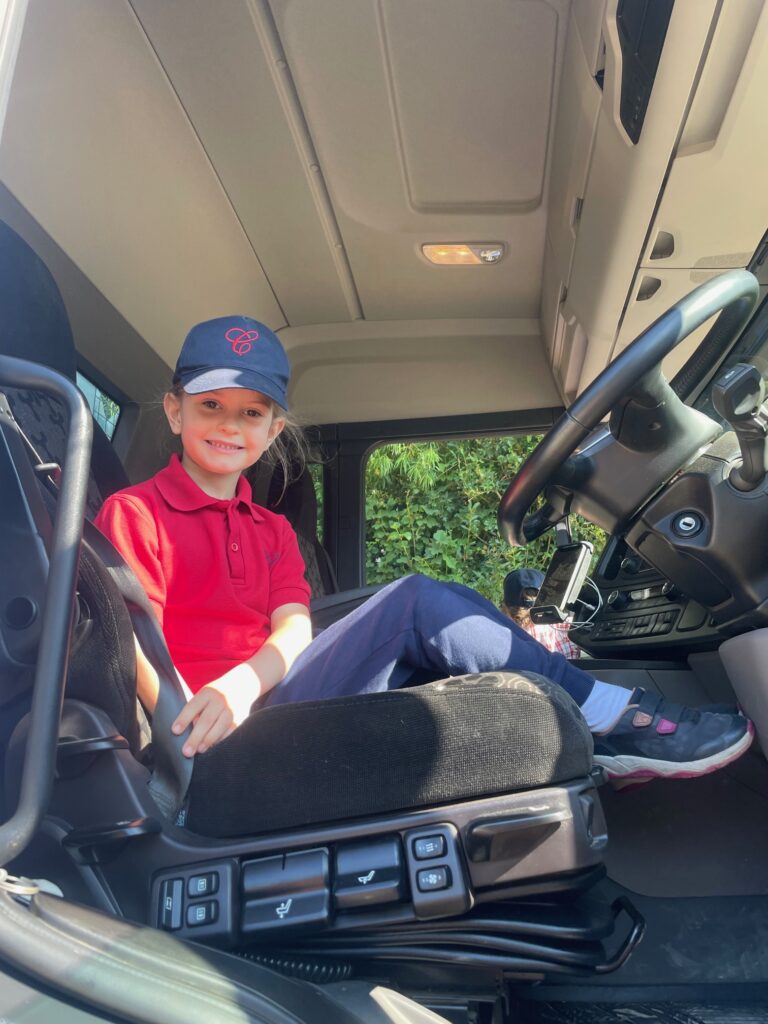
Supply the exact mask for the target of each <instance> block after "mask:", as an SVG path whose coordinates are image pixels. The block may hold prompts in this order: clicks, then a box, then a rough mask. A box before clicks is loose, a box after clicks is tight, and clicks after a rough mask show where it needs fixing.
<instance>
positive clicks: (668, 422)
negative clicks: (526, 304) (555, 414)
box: [498, 270, 759, 545]
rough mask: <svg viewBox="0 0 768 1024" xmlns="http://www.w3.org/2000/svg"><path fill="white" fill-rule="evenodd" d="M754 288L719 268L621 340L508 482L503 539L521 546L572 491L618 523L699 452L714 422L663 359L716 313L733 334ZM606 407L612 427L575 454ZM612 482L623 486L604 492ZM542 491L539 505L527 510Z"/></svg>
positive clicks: (715, 429)
mask: <svg viewBox="0 0 768 1024" xmlns="http://www.w3.org/2000/svg"><path fill="white" fill-rule="evenodd" d="M758 294H759V289H758V284H757V280H756V279H755V277H754V276H753V275H752V274H750V273H748V272H747V271H746V270H732V271H729V272H728V273H726V274H721V275H720V276H719V277H715V278H712V280H710V281H707V282H706V284H703V285H701V286H700V287H699V288H697V289H695V290H694V291H693V292H691V294H690V295H688V296H686V297H685V298H684V299H681V300H680V302H678V303H676V304H675V305H674V306H672V308H671V309H670V310H668V311H667V312H666V313H664V315H663V316H661V317H659V319H658V320H656V321H655V323H653V324H651V326H650V327H649V328H648V329H647V330H646V331H645V332H644V333H643V334H641V335H640V336H639V337H638V338H636V339H635V341H633V342H632V344H631V345H629V346H628V347H627V348H625V349H624V351H623V352H621V353H620V354H619V355H618V356H617V358H616V359H614V361H613V362H612V363H611V364H610V365H609V366H607V367H606V368H605V370H603V372H602V373H601V374H600V375H599V376H598V377H597V379H596V380H594V381H593V382H592V383H591V384H590V385H589V387H587V388H586V389H585V391H584V392H583V393H582V394H581V395H580V396H579V397H578V398H577V399H576V401H575V402H574V403H573V405H572V406H571V407H570V409H569V410H568V411H567V412H565V413H564V414H563V415H562V416H561V417H560V419H559V420H558V421H557V423H556V424H555V425H554V427H553V428H552V429H551V430H550V432H549V433H548V434H547V435H546V436H545V437H544V438H543V439H542V441H541V442H540V443H539V445H538V446H537V447H536V449H535V450H534V451H533V452H532V453H531V455H530V456H529V457H528V459H527V460H526V461H525V462H524V463H523V465H522V466H521V467H520V469H519V471H518V473H517V475H516V476H515V478H514V480H513V481H512V483H511V484H510V485H509V487H508V488H507V491H506V493H505V494H504V497H503V498H502V499H501V504H500V506H499V516H498V521H499V530H500V531H501V534H502V536H503V537H504V538H505V539H506V540H507V541H508V543H510V544H512V545H524V544H529V543H530V542H531V541H532V540H535V539H536V538H537V537H540V536H541V535H542V534H543V533H545V532H546V531H547V530H548V529H550V528H551V527H552V526H554V525H555V523H557V522H559V521H560V519H562V518H563V516H564V515H565V514H567V511H568V509H569V508H570V505H571V500H570V498H573V496H574V495H579V498H580V501H579V503H581V500H582V499H583V507H584V510H586V509H595V510H596V511H597V512H598V513H600V514H599V515H598V516H597V518H596V520H595V521H597V520H598V519H602V520H603V522H602V523H601V525H603V526H604V527H608V528H610V527H612V526H618V525H620V524H621V523H625V522H627V521H629V520H630V519H631V518H632V516H633V515H635V514H636V513H637V511H638V510H639V509H640V508H641V507H642V506H643V505H644V504H645V503H646V502H647V501H648V500H649V498H650V497H651V496H652V495H653V493H655V491H657V490H658V488H659V487H661V486H663V485H664V484H665V483H666V482H668V480H669V479H671V477H672V476H673V474H674V472H675V471H676V470H677V469H679V468H680V466H682V465H684V464H685V463H686V461H687V460H689V459H690V458H692V457H693V456H694V455H695V453H696V452H697V450H699V449H701V448H703V447H706V446H707V445H708V444H710V443H711V442H712V441H713V440H715V438H716V437H717V436H718V435H719V433H720V427H719V425H718V424H716V423H715V422H714V421H713V420H710V419H709V418H708V417H706V416H704V415H703V414H702V413H698V412H696V411H695V410H693V409H690V408H689V407H688V406H686V405H684V404H683V402H682V401H681V400H680V399H679V398H678V397H677V395H676V394H675V392H674V391H673V389H672V388H671V387H670V386H669V384H667V382H666V380H665V379H664V376H663V374H662V373H661V363H662V361H663V359H664V358H665V356H667V355H669V353H670V352H671V351H672V350H673V349H675V348H676V347H677V345H679V344H680V342H681V341H683V340H684V339H685V338H687V337H688V335H689V334H691V332H693V331H695V330H696V329H697V328H698V327H701V325H702V324H704V323H706V321H707V320H709V319H710V317H712V316H713V315H714V314H716V313H718V312H719V313H720V314H721V315H720V317H718V320H717V324H716V325H715V327H716V328H720V327H721V325H726V324H727V327H728V331H727V332H726V333H727V334H728V337H732V336H735V335H736V334H737V333H738V332H739V331H740V330H741V329H742V327H743V326H744V325H745V324H746V322H747V320H748V319H749V316H750V314H751V312H752V310H753V308H754V306H755V304H756V302H757V298H758ZM725 341H727V338H726V339H724V342H725ZM609 414H610V415H611V434H610V435H608V437H607V438H606V437H604V436H601V438H600V440H599V442H598V444H597V445H596V446H593V447H594V448H595V452H594V458H593V456H583V455H575V453H576V452H577V449H578V448H579V447H580V446H581V445H582V443H583V442H584V441H585V439H586V438H587V437H588V435H589V434H590V433H591V432H592V431H593V430H595V428H596V427H597V426H598V425H599V424H600V423H601V422H602V420H604V419H605V418H606V417H607V416H608V415H609ZM611 435H612V436H611ZM611 446H613V451H611ZM597 448H601V451H600V453H599V458H598V453H597ZM601 468H602V470H603V472H602V473H601V472H600V469H601ZM606 475H607V477H608V478H607V479H603V480H598V479H597V478H598V477H600V476H606ZM553 488H554V489H553ZM611 490H613V491H617V490H622V491H623V493H622V494H620V495H618V496H613V497H612V498H611V496H610V495H609V491H611ZM540 494H544V495H545V497H546V499H547V500H546V503H545V505H544V506H543V507H542V508H540V509H538V510H536V511H534V512H531V511H530V509H531V507H532V505H533V504H534V503H535V501H536V499H537V498H538V497H539V495H540ZM568 494H569V495H570V498H569V499H565V498H564V497H563V495H568ZM609 498H610V500H608V499H609ZM564 508H565V511H562V510H563V509H564ZM577 511H578V509H577ZM590 518H591V516H590Z"/></svg>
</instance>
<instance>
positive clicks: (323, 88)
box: [271, 0, 568, 320]
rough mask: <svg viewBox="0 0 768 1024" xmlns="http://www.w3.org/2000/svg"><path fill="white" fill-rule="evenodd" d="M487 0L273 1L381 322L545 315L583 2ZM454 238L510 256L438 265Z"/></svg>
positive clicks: (350, 243) (366, 302)
mask: <svg viewBox="0 0 768 1024" xmlns="http://www.w3.org/2000/svg"><path fill="white" fill-rule="evenodd" d="M477 4H478V0H419V2H418V3H413V2H410V0H408V2H406V0H380V2H377V0H323V3H316V2H315V0H271V8H272V11H273V13H274V17H275V21H276V25H277V29H278V32H279V35H280V39H281V42H282V45H283V47H284V49H285V53H286V57H287V60H288V65H289V67H290V69H291V72H292V74H293V77H294V81H295V83H296V87H297V92H298V96H299V99H300V101H301V105H302V109H303V111H304V115H305V117H306V122H307V125H308V128H309V131H310V133H311V136H312V139H313V141H314V145H315V147H316V149H317V152H318V156H319V164H320V168H321V171H322V173H323V175H324V178H325V181H326V183H327V185H328V190H329V193H330V197H331V200H332V202H333V206H334V209H335V212H336V217H337V220H338V224H339V227H340V229H341V234H342V237H343V240H344V243H345V245H346V249H347V252H348V255H349V260H350V264H351V267H352V271H353V274H354V278H355V283H356V285H357V291H358V294H359V296H360V301H361V304H362V308H363V311H364V314H365V317H366V318H367V319H375V320H378V319H403V318H413V317H420V316H423V317H440V316H443V317H455V316H456V317H471V316H486V317H535V316H538V312H539V301H540V288H541V267H542V259H543V245H544V230H545V219H546V213H545V209H544V205H543V203H542V202H541V197H542V195H543V194H544V192H545V191H546V182H547V172H546V159H545V156H546V153H547V146H548V139H549V132H550V126H551V121H552V102H553V101H552V97H553V95H554V91H555V88H556V84H557V74H556V68H557V67H558V66H559V63H560V62H559V58H560V56H561V54H562V47H563V41H564V35H565V26H566V21H567V17H566V15H567V10H568V5H567V0H553V2H551V3H548V2H545V0H482V9H483V18H482V19H478V17H477ZM480 20H481V21H482V23H483V25H482V27H480V26H478V24H477V22H478V21H480ZM438 39H440V40H441V42H440V43H439V44H438V42H437V40H438ZM534 52H535V54H536V59H535V60H534V59H533V56H532V54H533V53H534ZM459 60H460V66H458V67H457V61H459ZM534 64H535V69H534ZM441 69H443V70H442V71H441ZM441 74H442V75H443V76H444V77H445V84H444V83H443V80H441V79H440V78H439V77H438V76H439V75H441ZM446 76H449V77H446ZM529 79H530V80H529ZM446 241H479V242H485V241H502V242H504V243H505V245H506V246H507V255H506V256H505V258H504V260H503V261H502V262H501V263H500V264H498V265H497V266H495V267H470V268H466V269H465V268H453V267H451V268H435V267H433V266H431V265H429V264H428V263H427V262H426V260H424V258H423V257H422V256H421V254H420V246H421V244H422V243H424V242H446Z"/></svg>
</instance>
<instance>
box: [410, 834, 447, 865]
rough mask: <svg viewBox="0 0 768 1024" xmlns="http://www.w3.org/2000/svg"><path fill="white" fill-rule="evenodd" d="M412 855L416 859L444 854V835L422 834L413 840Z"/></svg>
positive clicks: (426, 858) (442, 855)
mask: <svg viewBox="0 0 768 1024" xmlns="http://www.w3.org/2000/svg"><path fill="white" fill-rule="evenodd" d="M413 855H414V857H415V858H416V860H429V859H430V857H444V856H445V836H422V837H421V838H419V839H414V840H413Z"/></svg>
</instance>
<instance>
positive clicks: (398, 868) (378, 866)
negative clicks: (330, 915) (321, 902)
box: [333, 836, 405, 910]
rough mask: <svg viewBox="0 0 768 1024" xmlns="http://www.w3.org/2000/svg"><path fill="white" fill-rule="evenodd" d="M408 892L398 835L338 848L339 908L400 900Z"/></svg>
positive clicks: (336, 891) (336, 889) (336, 885)
mask: <svg viewBox="0 0 768 1024" xmlns="http://www.w3.org/2000/svg"><path fill="white" fill-rule="evenodd" d="M404 893H405V873H404V868H403V856H402V851H401V847H400V839H399V837H398V836H391V837H386V838H384V839H370V840H367V841H364V842H360V843H349V844H344V845H340V846H339V847H338V848H337V850H336V879H335V882H334V886H333V899H334V903H335V904H336V906H337V907H338V908H339V909H344V910H346V909H352V908H354V907H367V906H371V905H372V904H377V903H396V902H398V901H399V900H402V898H403V895H404Z"/></svg>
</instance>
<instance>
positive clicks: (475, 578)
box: [365, 435, 605, 603]
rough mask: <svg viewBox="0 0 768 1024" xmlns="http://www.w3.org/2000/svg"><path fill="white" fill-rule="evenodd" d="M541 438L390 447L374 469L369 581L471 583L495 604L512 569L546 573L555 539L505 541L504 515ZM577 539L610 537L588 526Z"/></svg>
mask: <svg viewBox="0 0 768 1024" xmlns="http://www.w3.org/2000/svg"><path fill="white" fill-rule="evenodd" d="M539 440H540V438H539V437H538V436H531V435H527V436H517V437H485V438H469V439H464V440H458V441H430V442H419V443H409V444H390V445H384V446H382V447H380V448H377V449H376V450H375V451H373V452H372V453H371V455H370V456H369V458H368V463H367V466H366V482H365V491H366V531H367V532H366V580H367V582H368V583H388V582H389V581H390V580H394V579H397V578H398V577H399V576H405V575H407V574H408V573H412V572H419V573H424V574H425V575H427V576H432V577H434V578H435V579H439V580H453V581H455V582H457V583H465V584H467V585H468V586H470V587H474V588H475V589H476V590H478V591H480V593H481V594H484V595H485V596H486V597H487V598H489V599H490V600H491V601H493V602H494V603H498V602H499V601H500V599H501V593H502V583H503V580H504V577H505V575H506V574H507V573H508V572H509V571H510V569H516V568H519V567H520V566H524V565H527V566H533V567H535V568H539V569H545V568H546V566H547V564H548V562H549V559H550V558H551V556H552V551H553V549H554V543H555V541H554V534H553V533H552V532H550V533H548V534H546V535H545V536H544V537H542V538H541V539H540V540H539V541H537V542H536V543H534V544H531V545H529V546H528V547H526V548H510V547H508V546H507V545H506V544H505V543H504V541H503V540H502V539H501V537H500V536H499V532H498V528H497V526H496V513H497V511H498V507H499V501H500V500H501V497H502V495H503V493H504V491H505V490H506V488H507V485H508V483H509V481H510V480H511V479H512V477H513V476H514V474H515V473H516V472H517V470H518V469H519V467H520V465H521V464H522V462H523V461H524V460H525V459H526V458H527V457H528V455H530V453H531V452H532V451H533V449H534V448H535V447H536V445H537V443H538V441H539ZM572 526H573V527H574V533H575V534H576V535H577V536H578V537H579V538H580V539H584V540H591V541H592V543H593V544H594V545H595V548H596V550H599V548H600V547H602V544H603V543H604V540H605V535H604V534H603V533H602V531H601V530H599V529H598V528H597V527H595V526H593V525H592V524H591V523H587V522H585V521H584V520H581V521H579V522H572Z"/></svg>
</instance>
